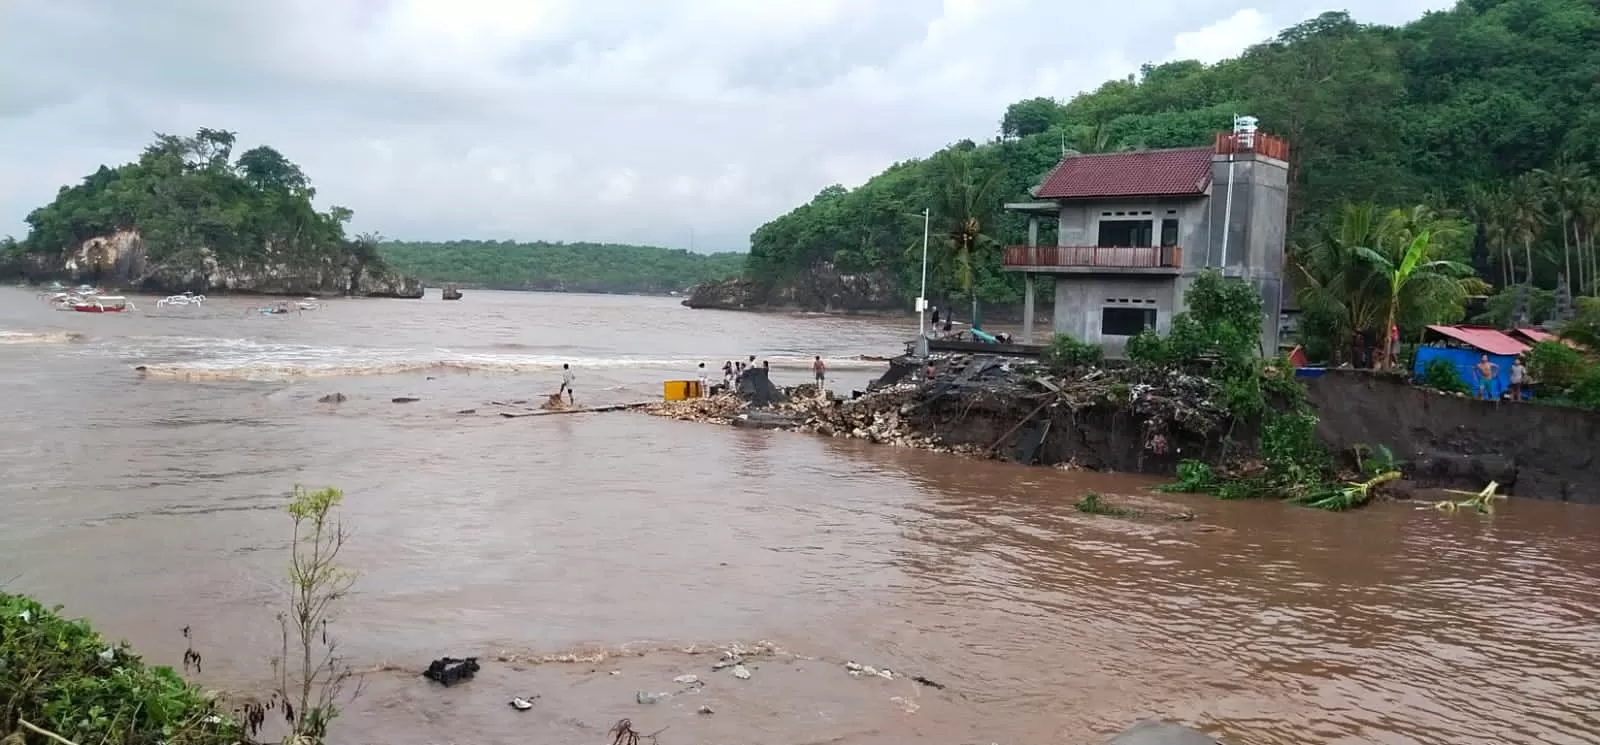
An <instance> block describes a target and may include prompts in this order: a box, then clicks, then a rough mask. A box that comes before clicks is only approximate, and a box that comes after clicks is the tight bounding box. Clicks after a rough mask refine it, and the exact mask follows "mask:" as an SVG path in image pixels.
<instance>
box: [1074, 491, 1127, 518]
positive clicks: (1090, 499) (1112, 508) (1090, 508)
mask: <svg viewBox="0 0 1600 745" xmlns="http://www.w3.org/2000/svg"><path fill="white" fill-rule="evenodd" d="M1076 507H1077V508H1078V511H1079V512H1083V513H1086V514H1090V515H1106V516H1109V517H1132V516H1134V515H1137V514H1139V513H1137V512H1135V511H1134V510H1130V509H1127V508H1125V507H1118V506H1116V505H1114V504H1110V503H1108V502H1106V501H1105V499H1104V498H1103V497H1101V496H1100V494H1099V493H1098V492H1089V493H1088V494H1085V495H1083V498H1082V499H1080V500H1078V504H1077V505H1076Z"/></svg>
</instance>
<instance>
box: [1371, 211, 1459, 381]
mask: <svg viewBox="0 0 1600 745" xmlns="http://www.w3.org/2000/svg"><path fill="white" fill-rule="evenodd" d="M1434 245H1435V244H1434V242H1433V234H1432V233H1430V232H1429V231H1426V230H1424V231H1422V232H1420V233H1418V234H1417V235H1416V237H1415V238H1412V239H1411V241H1410V243H1409V244H1407V243H1402V242H1400V241H1393V242H1389V243H1387V244H1385V245H1384V247H1383V248H1382V249H1379V250H1375V249H1372V248H1368V247H1366V246H1357V247H1356V248H1355V253H1356V255H1357V256H1359V257H1361V258H1362V259H1363V260H1364V261H1366V262H1367V263H1368V264H1370V265H1371V267H1372V269H1373V270H1374V272H1375V274H1376V276H1377V277H1378V278H1379V279H1381V280H1382V282H1383V284H1384V285H1385V289H1386V290H1387V298H1386V300H1387V305H1388V310H1387V314H1386V320H1385V322H1384V324H1383V332H1384V336H1383V338H1384V339H1385V344H1384V345H1383V347H1384V349H1385V354H1384V360H1383V366H1384V367H1393V366H1394V360H1393V359H1392V358H1391V357H1390V355H1389V354H1388V352H1387V350H1388V348H1389V345H1388V344H1387V340H1388V338H1389V337H1388V334H1389V330H1390V329H1392V328H1394V327H1395V321H1396V319H1397V318H1398V317H1399V315H1400V304H1401V301H1402V298H1404V297H1408V296H1410V297H1428V298H1440V299H1446V298H1448V299H1450V300H1454V301H1456V302H1460V301H1461V300H1463V299H1465V298H1466V296H1467V295H1468V294H1469V293H1471V292H1474V291H1481V289H1482V286H1483V280H1481V279H1478V277H1477V275H1476V274H1475V273H1474V272H1473V271H1472V267H1470V266H1467V265H1466V264H1462V263H1461V262H1458V261H1449V260H1445V259H1434V258H1432V257H1431V256H1430V253H1431V251H1432V250H1433V249H1434ZM1402 246H1404V247H1403V248H1402Z"/></svg>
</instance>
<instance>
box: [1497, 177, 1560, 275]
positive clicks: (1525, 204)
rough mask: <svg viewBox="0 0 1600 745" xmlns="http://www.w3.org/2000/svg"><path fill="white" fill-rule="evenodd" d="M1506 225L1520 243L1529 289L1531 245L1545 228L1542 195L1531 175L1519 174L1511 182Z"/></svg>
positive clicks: (1538, 184) (1543, 196)
mask: <svg viewBox="0 0 1600 745" xmlns="http://www.w3.org/2000/svg"><path fill="white" fill-rule="evenodd" d="M1506 196H1507V201H1506V205H1505V207H1506V213H1505V218H1506V224H1507V227H1508V228H1510V231H1511V234H1512V235H1514V236H1516V237H1517V239H1519V240H1520V241H1521V242H1522V249H1523V256H1524V259H1525V264H1526V266H1527V268H1528V270H1527V274H1526V281H1527V283H1528V285H1529V286H1530V287H1531V286H1532V285H1533V242H1534V240H1536V239H1537V238H1538V237H1539V235H1540V234H1541V233H1542V232H1543V231H1544V228H1545V226H1546V225H1547V224H1549V216H1548V215H1547V214H1545V209H1544V207H1545V192H1544V188H1543V187H1542V185H1541V184H1540V183H1539V180H1538V179H1537V178H1536V177H1535V176H1534V175H1533V174H1528V173H1525V174H1522V175H1521V176H1519V177H1517V179H1516V180H1515V181H1512V182H1511V188H1510V190H1509V191H1508V192H1507V195H1506Z"/></svg>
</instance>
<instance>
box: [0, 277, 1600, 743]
mask: <svg viewBox="0 0 1600 745" xmlns="http://www.w3.org/2000/svg"><path fill="white" fill-rule="evenodd" d="M255 304H256V303H252V302H250V301H248V300H217V301H214V302H212V303H209V304H208V305H206V306H205V307H204V308H203V309H194V308H189V309H162V310H160V311H156V310H153V308H154V305H153V303H148V302H147V303H145V304H143V307H144V308H146V310H145V311H143V312H140V313H136V314H131V315H130V316H128V317H111V316H88V315H87V314H73V313H59V312H53V311H51V310H49V309H48V308H46V307H45V306H44V305H43V303H42V302H40V301H39V300H37V299H36V298H35V297H34V296H33V294H32V293H29V292H25V291H21V290H9V289H7V290H0V384H3V385H4V391H5V394H6V395H5V396H4V397H3V398H0V469H3V473H4V474H5V478H4V479H3V480H0V505H3V506H4V519H3V520H0V579H5V578H9V577H11V576H13V575H17V576H18V578H17V579H15V580H13V581H12V582H11V585H10V589H13V590H20V591H24V592H28V593H33V594H36V595H38V596H39V597H41V598H43V599H45V600H46V601H47V602H59V603H64V604H65V605H66V606H67V608H68V611H69V612H70V613H73V614H80V615H85V616H89V617H91V618H93V619H94V621H95V622H96V624H97V625H98V626H99V627H100V628H102V629H104V630H106V631H107V632H108V633H110V634H113V635H116V636H123V637H126V638H128V639H129V640H130V641H132V642H133V643H134V644H135V645H136V646H137V647H138V648H139V649H140V650H143V651H144V652H145V653H146V654H147V656H148V657H150V658H152V659H154V660H159V661H166V662H173V663H176V662H177V661H179V659H180V655H181V653H182V650H183V648H184V640H183V638H182V636H181V635H180V633H179V629H180V628H181V627H183V626H185V625H188V626H191V627H193V629H194V630H195V635H196V637H197V639H196V643H197V648H198V649H199V651H201V652H202V653H203V654H204V656H205V660H206V668H205V672H204V674H203V675H202V676H200V677H201V679H202V680H203V682H204V683H206V684H207V685H210V686H216V687H221V688H225V689H230V690H238V691H251V690H260V689H262V688H264V687H265V686H266V685H267V683H268V680H269V678H270V673H269V670H268V659H269V657H270V655H271V650H272V648H273V647H274V641H275V639H274V634H275V628H274V625H273V621H272V617H273V611H274V608H275V605H276V604H277V603H278V602H279V601H278V599H279V597H280V591H279V589H278V585H277V582H278V581H279V579H278V578H279V577H280V576H281V574H282V570H283V566H284V551H285V548H286V542H287V527H288V524H287V518H286V517H285V516H284V515H283V514H282V512H281V509H280V508H281V506H282V505H283V503H284V494H285V492H286V491H287V490H288V489H289V488H290V486H291V485H293V484H295V483H300V484H306V485H310V486H322V485H337V486H340V487H343V488H344V489H345V490H346V491H347V494H348V496H347V503H346V508H345V521H346V523H347V525H349V526H350V527H351V528H352V529H353V531H354V536H353V538H352V540H351V543H350V544H349V548H348V556H347V559H348V562H349V564H350V565H352V566H353V567H354V568H356V569H359V570H360V572H361V579H360V582H359V584H358V586H357V591H358V592H357V594H356V595H355V596H353V597H351V598H350V599H349V601H348V602H347V603H346V604H345V607H344V611H343V614H342V617H341V618H340V620H339V621H338V622H337V623H336V624H335V626H334V628H333V633H334V634H335V635H336V637H337V638H338V639H341V640H342V641H343V644H344V651H345V652H346V653H347V654H348V655H350V657H351V658H352V659H353V660H354V661H355V663H356V664H357V665H358V666H359V667H362V668H365V669H371V670H374V672H372V673H371V674H369V675H368V676H367V681H366V690H365V691H364V693H363V695H362V696H361V697H360V698H359V699H357V700H356V701H355V702H354V703H352V704H350V705H349V706H348V707H347V709H346V712H345V716H344V718H342V719H340V720H339V722H338V723H337V725H336V734H337V735H338V736H339V737H338V739H339V740H340V741H345V742H352V743H419V744H420V743H450V742H456V743H514V742H592V743H599V744H602V745H603V743H605V742H609V738H608V737H607V736H606V735H605V731H606V729H607V728H608V727H610V725H611V724H612V722H614V721H615V720H617V719H618V718H622V717H628V718H631V719H632V720H633V722H634V724H635V726H636V727H637V728H638V729H639V730H641V731H643V732H646V733H648V732H653V731H656V730H659V729H661V728H663V727H665V728H667V729H666V731H665V732H662V733H661V736H660V740H661V742H662V743H663V745H691V744H692V743H702V742H756V743H767V744H768V745H779V744H782V743H795V744H799V743H829V742H838V743H909V742H929V743H991V742H997V743H1038V742H1059V743H1096V742H1099V741H1101V740H1102V739H1104V738H1105V737H1106V736H1108V735H1109V734H1111V733H1113V732H1115V731H1117V730H1120V729H1121V728H1123V727H1125V726H1126V725H1127V724H1129V723H1131V722H1132V721H1134V720H1136V719H1139V718H1141V717H1146V716H1164V717H1169V718H1172V719H1175V720H1178V721H1182V722H1185V723H1189V724H1192V725H1196V726H1199V727H1202V728H1204V729H1206V730H1208V731H1211V732H1215V733H1219V734H1223V735H1226V736H1231V737H1233V738H1235V739H1236V740H1237V741H1238V742H1240V743H1261V744H1263V745H1265V744H1273V745H1277V744H1281V745H1289V744H1291V743H1293V744H1295V745H1303V744H1307V743H1327V744H1332V743H1339V744H1341V745H1342V744H1353V743H1383V744H1386V745H1400V744H1426V745H1446V744H1449V745H1458V744H1459V743H1573V744H1577V743H1593V742H1596V741H1600V721H1597V706H1600V705H1597V704H1596V703H1595V701H1596V698H1595V693H1596V683H1597V675H1596V672H1595V666H1596V663H1597V661H1600V624H1597V616H1600V569H1597V568H1596V567H1600V545H1597V544H1600V539H1597V536H1600V510H1596V509H1595V508H1584V507H1579V506H1572V505H1564V504H1555V503H1529V502H1520V501H1512V502H1510V503H1509V504H1507V505H1505V506H1504V507H1503V508H1502V509H1501V511H1500V513H1499V514H1496V515H1494V516H1493V517H1489V518H1485V517H1480V516H1477V515H1467V514H1458V515H1448V514H1443V513H1439V512H1435V511H1432V510H1417V509H1413V508H1411V507H1409V506H1404V505H1390V506H1380V507H1376V508H1373V509H1368V510H1364V511H1362V512H1359V513H1354V514H1344V515H1336V514H1324V513H1319V512H1314V511H1310V510H1305V509H1299V508H1294V507H1289V506H1284V505H1279V504H1272V503H1227V502H1219V501H1214V500H1209V499H1200V498H1193V499H1190V498H1182V497H1178V498H1173V499H1175V500H1176V501H1180V502H1182V503H1184V504H1185V505H1187V506H1189V507H1191V508H1192V509H1194V511H1195V512H1196V513H1197V519H1196V520H1195V521H1193V522H1191V523H1171V524H1146V523H1137V522H1127V521H1122V520H1116V519H1108V518H1101V517H1095V516H1089V515H1082V514H1079V513H1077V512H1076V511H1074V510H1073V508H1072V505H1073V503H1074V502H1075V501H1076V500H1077V498H1078V497H1079V496H1081V495H1082V494H1084V493H1085V492H1087V491H1091V490H1093V491H1100V492H1106V493H1124V494H1131V493H1136V492H1142V491H1143V490H1144V489H1146V488H1147V487H1148V486H1150V485H1151V484H1152V482H1151V481H1150V480H1148V479H1141V478H1131V477H1125V476H1114V475H1099V474H1086V473H1073V472H1066V471H1058V470H1050V469H1027V468H1019V467H1013V466H1009V465H1005V464H998V463H989V462H979V461H973V460H967V459H961V458H956V457H950V456H942V455H937V454H931V453H925V452H915V451H907V450H898V449H894V448H888V447H881V446H873V445H869V444H864V443H859V442H847V441H836V440H827V439H820V438H815V437H809V436H805V435H798V434H792V433H775V432H753V431H745V430H737V429H732V428H722V427H715V426H710V425H699V424H689V423H682V422H674V421H668V420H663V419H656V418H652V417H647V416H642V415H633V414H626V413H613V414H594V415H581V416H563V417H545V418H535V419H516V420H508V419H501V418H499V417H497V416H493V415H492V414H481V413H480V414H478V415H462V414H457V413H456V412H457V411H459V410H462V409H467V408H474V407H480V406H482V404H483V403H484V402H487V401H490V400H497V399H505V398H514V397H528V396H531V395H538V394H540V393H545V392H549V391H552V390H554V388H555V384H556V382H557V381H558V380H559V373H558V372H557V371H558V370H559V367H560V365H561V363H563V362H566V363H569V364H572V365H573V367H574V369H575V370H576V371H577V375H578V393H579V396H580V399H581V400H583V401H589V402H596V403H601V402H620V401H627V400H631V399H639V398H648V397H651V396H655V395H659V391H660V384H661V381H662V380H665V379H669V378H684V377H693V375H694V370H695V369H696V368H695V365H696V364H697V363H698V362H700V361H705V362H708V363H710V364H709V365H708V366H711V367H719V366H720V364H721V362H722V361H723V360H726V359H732V358H734V357H736V356H739V355H743V354H758V355H761V356H762V357H764V358H769V359H772V360H773V365H774V370H775V372H774V377H776V378H778V379H779V380H780V381H784V380H791V381H793V382H802V381H804V380H806V379H807V378H808V377H809V373H808V364H809V361H810V358H811V356H812V355H813V354H820V355H822V356H823V357H824V358H827V359H829V360H830V361H831V362H832V377H833V380H834V384H835V387H839V388H848V387H850V386H852V385H860V384H862V383H864V382H865V381H866V380H867V379H869V378H870V377H871V376H872V375H873V374H874V373H875V372H876V371H877V369H878V368H879V367H880V366H879V365H878V364H875V363H864V362H859V361H854V360H853V359H852V358H853V357H854V356H856V355H860V354H893V353H895V352H896V351H898V349H899V340H900V339H902V338H903V337H904V336H905V334H906V330H907V327H906V325H904V324H902V325H899V326H897V325H895V324H888V323H885V322H882V321H865V320H844V319H833V318H824V317H799V316H759V315H744V314H737V313H718V312H710V311H700V312H695V311H688V310H686V309H683V308H680V307H678V306H677V304H676V303H675V301H672V300H669V299H650V298H625V297H594V296H576V295H571V296H563V295H536V294H510V293H487V292H473V293H469V294H468V296H467V298H466V299H465V300H463V301H461V302H459V303H441V302H439V301H437V299H436V296H435V297H430V298H429V299H428V300H425V301H421V302H414V301H334V302H331V303H329V304H328V306H327V307H325V308H323V309H321V310H317V311H312V312H308V313H305V314H303V315H301V314H294V315H290V316H287V317H284V316H262V315H259V314H257V313H255V312H253V310H252V306H253V305H255ZM71 334H81V335H82V336H81V337H74V336H71ZM134 365H145V366H147V367H148V368H149V369H148V371H147V374H146V375H145V376H143V377H141V376H138V375H135V374H134V372H133V371H132V367H133V366H134ZM331 392H341V393H344V394H346V396H348V401H347V402H345V403H344V404H341V405H338V406H329V405H324V404H318V403H317V402H316V399H317V398H318V397H320V396H322V395H324V394H326V393H331ZM397 396H415V397H418V398H420V399H421V400H420V401H417V402H415V403H408V404H394V403H390V399H391V398H394V397H397ZM762 642H767V643H770V644H772V645H775V647H776V648H777V649H778V650H779V651H778V652H775V653H773V654H767V655H754V656H752V657H750V658H749V659H748V661H747V667H748V669H749V670H750V671H751V677H750V679H748V680H739V679H737V678H735V677H733V676H732V675H731V674H730V673H729V671H728V670H726V669H724V670H715V671H714V670H713V669H712V668H713V663H714V662H716V660H717V659H718V657H719V654H720V653H719V652H718V651H715V650H716V649H717V648H718V647H719V646H721V647H725V646H727V645H732V644H740V645H744V646H745V647H749V648H754V647H756V646H757V645H758V644H760V643H762ZM708 650H709V651H708ZM444 654H453V655H477V656H479V657H480V658H481V659H483V661H484V668H483V672H482V674H481V675H480V676H479V677H478V678H477V679H476V680H473V681H471V682H469V683H466V684H464V685H461V686H458V687H455V688H451V689H448V690H446V689H442V688H439V687H438V686H435V685H432V684H429V683H427V682H426V681H424V680H423V679H422V678H421V677H419V675H418V672H419V671H420V670H421V668H422V667H424V666H425V665H426V664H427V663H428V661H429V660H431V659H432V658H434V657H438V656H441V655H444ZM546 656H550V657H551V658H552V659H554V658H561V659H566V660H569V661H565V662H541V661H540V660H541V659H542V658H545V657H546ZM850 660H854V661H858V662H860V663H863V664H867V665H873V666H876V667H887V668H890V669H892V670H894V671H896V672H897V673H898V675H899V676H902V677H897V679H895V680H884V679H881V678H876V677H866V676H851V675H849V674H848V673H847V672H846V671H845V669H844V663H845V662H846V661H850ZM683 674H695V675H698V676H700V678H701V679H702V680H703V681H705V685H704V686H703V687H701V688H698V689H694V690H682V689H683V688H684V686H682V685H679V684H675V683H674V682H673V678H674V677H676V676H679V675H683ZM911 675H920V676H924V677H926V678H928V679H929V680H932V681H934V682H937V683H940V684H942V685H943V686H945V687H944V688H943V689H938V688H932V687H928V686H925V685H921V684H918V683H916V682H913V681H911V680H909V679H908V678H906V677H903V676H911ZM640 691H644V692H646V693H672V694H675V695H672V696H670V697H667V698H665V699H663V700H661V701H660V702H659V703H654V704H640V703H637V702H636V699H635V697H636V695H637V693H638V692H640ZM532 694H538V695H539V696H540V698H539V699H538V701H537V702H536V704H535V707H534V709H533V710H531V711H528V712H521V713H519V712H517V711H514V710H513V709H511V708H510V707H508V706H507V705H506V702H507V700H508V699H509V698H511V697H512V696H518V695H522V696H527V695H532ZM703 705H704V706H710V707H711V708H712V709H713V710H714V711H715V713H714V714H710V715H701V714H696V713H695V712H696V710H697V709H699V707H701V706H703Z"/></svg>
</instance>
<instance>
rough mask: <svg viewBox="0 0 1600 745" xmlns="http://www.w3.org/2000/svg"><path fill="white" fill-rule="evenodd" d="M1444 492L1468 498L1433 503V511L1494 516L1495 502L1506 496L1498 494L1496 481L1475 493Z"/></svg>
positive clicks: (1456, 490)
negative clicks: (1465, 511)
mask: <svg viewBox="0 0 1600 745" xmlns="http://www.w3.org/2000/svg"><path fill="white" fill-rule="evenodd" d="M1446 491H1449V492H1450V493H1451V494H1465V495H1467V497H1468V498H1467V499H1462V500H1459V501H1452V500H1449V499H1446V500H1444V501H1442V502H1435V503H1434V505H1433V508H1434V509H1436V510H1443V511H1445V512H1455V511H1457V510H1473V511H1475V512H1477V513H1479V514H1482V515H1492V514H1494V503H1495V501H1496V500H1504V499H1505V498H1506V495H1504V494H1501V493H1500V483H1499V482H1497V481H1490V482H1489V485H1488V486H1485V487H1483V489H1482V490H1481V491H1477V492H1470V491H1460V490H1458V489H1447V490H1446Z"/></svg>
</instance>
